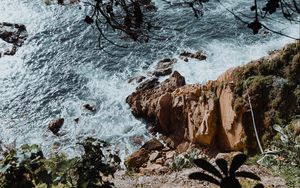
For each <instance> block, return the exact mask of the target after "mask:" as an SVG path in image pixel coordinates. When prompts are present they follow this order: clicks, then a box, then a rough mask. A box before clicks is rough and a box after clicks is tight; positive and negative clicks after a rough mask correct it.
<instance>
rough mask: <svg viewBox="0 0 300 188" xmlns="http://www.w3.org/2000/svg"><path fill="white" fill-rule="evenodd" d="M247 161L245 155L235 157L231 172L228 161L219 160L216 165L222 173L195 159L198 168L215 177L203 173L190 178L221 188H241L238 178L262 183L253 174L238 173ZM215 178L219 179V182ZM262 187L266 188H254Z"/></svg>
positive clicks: (258, 185) (206, 162) (196, 173)
mask: <svg viewBox="0 0 300 188" xmlns="http://www.w3.org/2000/svg"><path fill="white" fill-rule="evenodd" d="M246 159H247V157H246V155H244V154H238V155H236V156H234V158H233V160H232V162H231V165H230V168H229V170H228V164H227V161H226V160H224V159H217V160H216V164H217V166H218V167H219V168H220V169H221V172H220V171H219V170H218V169H217V168H215V167H214V166H213V165H212V164H211V163H209V162H208V161H206V160H205V159H195V160H194V163H195V164H196V165H197V166H198V167H200V168H202V169H203V170H205V171H206V172H208V173H210V174H212V175H213V176H211V175H209V174H207V173H203V172H194V173H191V174H190V175H189V178H190V179H195V180H200V181H208V182H210V183H213V184H216V185H218V186H220V187H221V188H241V187H242V186H241V184H240V182H239V181H238V179H237V178H238V177H243V178H249V179H253V180H258V181H260V177H258V176H257V175H255V174H254V173H252V172H247V171H237V170H238V169H239V168H240V167H241V166H242V165H243V164H244V163H245V161H246ZM215 177H217V178H218V179H219V180H218V179H216V178H215ZM262 187H264V186H263V185H262V184H260V183H259V184H257V185H255V186H254V188H262Z"/></svg>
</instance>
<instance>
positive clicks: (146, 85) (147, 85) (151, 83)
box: [136, 78, 159, 91]
mask: <svg viewBox="0 0 300 188" xmlns="http://www.w3.org/2000/svg"><path fill="white" fill-rule="evenodd" d="M158 84H159V82H158V79H157V78H151V79H148V80H145V81H143V82H142V83H141V84H140V85H139V86H138V87H137V88H136V90H142V91H144V90H148V89H152V88H154V87H155V86H157V85H158Z"/></svg>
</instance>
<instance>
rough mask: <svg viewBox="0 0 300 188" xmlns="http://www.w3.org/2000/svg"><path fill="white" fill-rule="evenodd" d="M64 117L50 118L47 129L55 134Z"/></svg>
mask: <svg viewBox="0 0 300 188" xmlns="http://www.w3.org/2000/svg"><path fill="white" fill-rule="evenodd" d="M64 121H65V119H64V118H58V119H55V120H52V121H51V122H50V123H49V125H48V129H49V130H50V131H51V132H52V133H53V134H55V135H57V134H58V132H59V130H60V128H61V127H62V126H63V124H64Z"/></svg>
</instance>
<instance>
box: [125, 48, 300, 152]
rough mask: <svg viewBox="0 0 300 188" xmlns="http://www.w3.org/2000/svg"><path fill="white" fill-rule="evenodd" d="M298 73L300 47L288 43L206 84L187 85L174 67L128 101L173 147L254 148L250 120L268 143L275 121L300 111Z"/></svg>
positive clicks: (229, 149) (136, 113)
mask: <svg viewBox="0 0 300 188" xmlns="http://www.w3.org/2000/svg"><path fill="white" fill-rule="evenodd" d="M299 75H300V47H299V46H297V45H296V44H290V45H287V46H286V47H284V48H283V49H282V50H280V51H277V52H275V53H274V54H271V55H270V56H267V57H265V58H261V59H259V60H256V61H253V62H250V63H249V64H247V65H245V66H241V67H237V68H234V69H230V70H228V71H226V72H225V73H224V74H222V75H221V76H220V77H219V78H218V79H217V80H215V81H209V82H208V83H206V84H204V85H201V84H191V85H185V79H184V77H183V76H181V75H180V74H179V73H178V72H176V71H175V72H174V73H173V74H172V75H171V76H170V78H169V79H167V80H165V81H163V82H162V83H158V80H155V84H150V86H151V87H145V86H143V84H142V87H137V91H135V92H134V93H132V94H131V95H130V96H128V98H127V99H126V102H127V103H128V104H129V106H130V107H131V109H132V112H133V114H134V115H135V116H136V117H142V118H145V119H146V120H148V121H149V122H152V123H151V124H152V125H155V128H154V130H155V131H158V132H160V133H162V134H163V135H165V136H166V138H165V141H166V143H167V144H168V145H169V146H170V147H174V148H175V147H177V146H178V145H179V144H180V143H184V142H190V143H195V144H199V145H205V146H210V145H212V144H216V145H217V146H218V147H219V148H220V150H223V151H232V150H245V149H255V148H256V140H255V137H254V131H253V124H252V118H254V119H255V122H256V126H257V129H258V131H259V136H260V139H261V140H262V141H263V143H265V142H266V141H267V140H269V139H270V138H271V137H272V135H273V132H272V130H271V128H270V127H271V125H273V124H274V123H276V122H277V123H278V122H279V123H285V122H288V121H289V120H291V117H292V116H294V115H297V114H299V113H300V103H299V101H300V88H299V85H300V77H299ZM150 83H152V82H150ZM249 99H250V101H251V104H252V108H253V113H254V117H252V116H251V111H250V110H251V109H250V105H249Z"/></svg>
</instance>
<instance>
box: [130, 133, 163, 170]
mask: <svg viewBox="0 0 300 188" xmlns="http://www.w3.org/2000/svg"><path fill="white" fill-rule="evenodd" d="M163 148H164V145H163V144H162V143H161V142H160V141H158V140H157V139H155V138H153V139H151V140H149V141H148V142H146V143H145V144H144V145H143V146H142V147H141V148H140V149H139V150H137V151H136V152H134V153H132V154H131V155H130V156H129V157H127V158H126V160H125V165H126V167H127V169H128V170H132V171H138V170H139V168H140V167H142V166H143V165H144V164H145V163H146V162H147V161H148V160H149V157H150V155H151V153H152V152H153V151H159V150H162V149H163Z"/></svg>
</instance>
